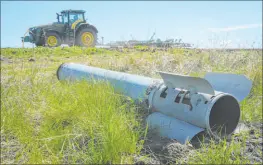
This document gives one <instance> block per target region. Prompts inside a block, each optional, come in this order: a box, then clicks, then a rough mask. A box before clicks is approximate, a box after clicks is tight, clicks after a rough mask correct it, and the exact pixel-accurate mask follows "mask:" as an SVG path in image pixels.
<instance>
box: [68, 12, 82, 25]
mask: <svg viewBox="0 0 263 165" xmlns="http://www.w3.org/2000/svg"><path fill="white" fill-rule="evenodd" d="M69 20H70V23H71V24H72V23H74V22H75V21H77V20H84V16H83V14H82V13H70V15H69Z"/></svg>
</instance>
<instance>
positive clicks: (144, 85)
mask: <svg viewBox="0 0 263 165" xmlns="http://www.w3.org/2000/svg"><path fill="white" fill-rule="evenodd" d="M57 77H58V79H59V80H73V81H74V80H81V79H86V80H92V79H95V80H104V81H109V82H110V83H111V85H112V86H113V87H114V88H115V89H118V90H121V92H122V93H123V94H125V95H127V96H129V97H131V98H133V99H146V91H147V89H148V88H149V86H151V85H152V84H153V83H154V82H155V81H158V79H152V78H148V77H144V76H139V75H133V74H128V73H122V72H116V71H111V70H106V69H101V68H96V67H91V66H86V65H81V64H75V63H65V64H62V65H60V67H59V68H58V70H57Z"/></svg>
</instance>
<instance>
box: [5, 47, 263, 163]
mask: <svg viewBox="0 0 263 165" xmlns="http://www.w3.org/2000/svg"><path fill="white" fill-rule="evenodd" d="M147 49H148V48H147ZM142 50H143V51H142ZM1 57H4V58H9V61H12V62H11V63H8V62H6V61H1V163H11V164H12V163H27V164H30V163H34V164H35V163H39V164H47V163H52V164H55V163H59V164H61V163H117V164H119V163H122V164H125V163H135V162H136V160H137V159H136V158H138V157H140V156H143V157H148V156H149V155H142V153H141V150H142V148H143V144H144V143H143V142H144V140H145V139H144V133H145V131H146V130H145V129H144V126H142V123H141V118H142V116H141V115H140V114H141V111H144V110H141V111H139V109H138V107H137V105H135V104H134V103H132V102H131V101H130V100H129V99H128V98H127V97H124V96H121V95H118V94H116V93H115V92H114V90H113V89H112V87H111V86H109V85H108V84H102V83H95V84H94V83H85V82H79V83H74V84H68V83H66V82H64V83H61V82H59V81H58V80H57V78H56V70H57V68H58V66H59V65H60V64H61V63H64V62H77V63H83V64H86V65H91V66H96V67H101V68H105V69H111V70H116V71H122V72H128V73H133V74H139V75H144V76H148V77H154V78H160V76H159V75H158V74H157V73H156V72H155V71H157V70H161V71H167V72H173V73H179V74H187V75H192V76H200V77H202V76H204V75H205V73H206V72H211V71H212V72H227V73H237V74H244V75H245V76H247V77H248V78H249V79H250V80H252V81H253V88H252V90H251V92H250V94H249V96H248V97H247V98H246V99H245V100H244V101H242V102H241V113H242V115H241V121H242V122H247V123H254V122H259V121H262V65H261V64H262V52H261V51H257V50H251V51H243V50H240V51H239V50H237V51H233V52H228V51H224V50H221V51H217V50H202V51H200V50H190V49H168V50H167V51H161V50H156V51H154V52H153V51H150V50H147V51H146V48H144V47H138V48H136V49H121V50H105V49H97V48H88V49H86V48H79V47H72V48H67V47H66V48H54V49H50V48H34V49H29V48H25V49H12V48H7V49H1ZM30 58H33V59H35V61H33V62H30V61H28V60H29V59H30ZM240 136H241V135H240ZM248 136H249V135H247V134H246V135H242V136H241V138H242V139H243V141H242V142H236V141H234V140H232V143H226V140H224V139H223V140H222V141H221V142H215V141H211V142H210V143H209V144H203V145H202V147H201V149H197V150H193V151H194V152H193V154H192V155H190V157H192V158H191V159H188V160H187V162H186V163H188V164H189V163H194V164H196V163H206V164H211V163H218V164H225V163H226V164H231V163H232V164H242V163H247V162H248V161H249V160H248V158H247V157H246V156H244V153H243V151H244V150H245V146H244V141H245V139H247V138H248ZM160 150H161V149H160Z"/></svg>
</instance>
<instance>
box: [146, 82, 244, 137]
mask: <svg viewBox="0 0 263 165" xmlns="http://www.w3.org/2000/svg"><path fill="white" fill-rule="evenodd" d="M149 99H150V100H151V101H150V103H151V108H152V109H153V110H154V111H158V112H161V113H162V114H165V115H167V116H171V117H174V118H177V119H179V120H182V121H185V122H187V123H190V124H193V125H195V126H198V127H201V128H205V129H207V130H208V131H209V133H210V134H212V135H215V136H217V134H221V135H228V134H231V133H232V132H233V131H234V130H235V128H236V127H237V124H238V122H239V118H240V107H239V103H238V101H237V100H236V99H235V98H234V97H233V96H231V95H230V94H226V93H222V92H215V95H209V94H204V93H193V94H191V93H190V91H187V90H182V89H179V88H167V87H166V86H165V85H164V84H162V85H160V86H159V88H156V89H155V91H153V93H152V94H151V95H150V98H149Z"/></svg>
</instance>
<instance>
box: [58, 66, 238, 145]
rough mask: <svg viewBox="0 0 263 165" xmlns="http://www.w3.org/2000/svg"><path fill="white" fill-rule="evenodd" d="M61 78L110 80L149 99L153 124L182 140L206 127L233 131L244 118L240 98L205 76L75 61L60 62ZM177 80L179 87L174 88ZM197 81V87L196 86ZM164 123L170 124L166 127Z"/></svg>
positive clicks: (129, 93)
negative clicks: (158, 75) (156, 74)
mask: <svg viewBox="0 0 263 165" xmlns="http://www.w3.org/2000/svg"><path fill="white" fill-rule="evenodd" d="M57 77H58V79H59V80H71V81H75V80H81V79H85V80H93V79H95V80H102V81H108V82H110V83H111V85H112V86H113V87H114V88H115V89H116V90H118V91H120V92H121V93H123V94H124V95H127V96H129V97H131V98H133V99H140V100H141V99H147V100H148V101H149V108H150V109H152V110H153V111H157V112H159V113H157V112H155V113H152V114H151V115H149V116H148V118H147V122H148V123H149V126H150V127H154V128H160V130H161V131H160V132H161V133H160V134H161V135H164V136H167V137H170V138H176V139H177V140H179V141H180V142H182V143H184V142H185V140H186V139H189V140H191V138H193V136H194V135H195V134H197V133H199V132H200V131H203V130H204V129H206V130H207V131H208V132H209V133H210V134H212V135H214V136H217V135H218V133H220V134H221V135H228V134H231V133H232V132H233V131H234V130H235V128H236V127H237V124H238V122H239V118H240V107H239V103H238V101H237V100H236V98H235V97H233V96H232V95H231V94H227V93H223V92H218V91H214V90H213V88H212V87H211V85H210V84H209V82H207V81H206V80H203V79H201V78H199V79H198V78H192V77H190V78H189V77H180V76H176V75H169V74H166V73H163V75H162V78H163V80H162V79H153V78H149V77H144V76H139V75H132V74H128V73H122V72H116V71H110V70H106V69H101V68H96V67H91V66H85V65H81V64H74V63H67V64H62V65H60V67H59V68H58V70H57ZM176 83H177V87H174V85H176ZM185 83H188V84H190V86H191V88H189V89H183V88H182V87H181V86H183V85H184V84H185ZM195 83H196V88H192V87H194V86H195ZM167 84H169V85H167ZM152 87H153V88H152ZM149 89H151V90H150V91H149ZM192 89H193V90H192ZM197 90H199V91H197ZM200 91H203V92H200ZM147 92H148V93H147ZM204 92H207V93H204ZM163 123H166V126H165V127H164V126H163ZM167 123H168V125H167Z"/></svg>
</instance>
